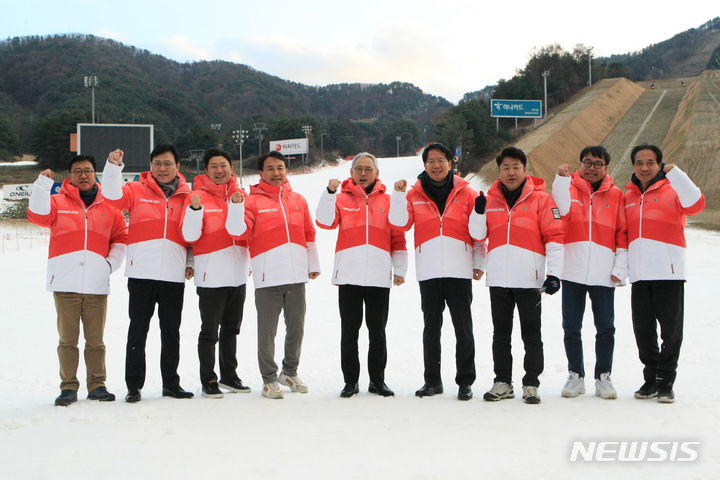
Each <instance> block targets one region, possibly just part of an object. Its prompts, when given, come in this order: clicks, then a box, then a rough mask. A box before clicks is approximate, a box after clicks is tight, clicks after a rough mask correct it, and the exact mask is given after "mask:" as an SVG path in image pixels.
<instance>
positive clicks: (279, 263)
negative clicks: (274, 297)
mask: <svg viewBox="0 0 720 480" xmlns="http://www.w3.org/2000/svg"><path fill="white" fill-rule="evenodd" d="M228 217H231V218H228V222H227V229H228V232H229V233H230V234H231V235H233V236H235V237H241V236H242V235H243V234H245V232H246V231H247V243H248V247H249V249H250V264H251V266H252V276H253V283H254V284H255V288H264V287H274V286H277V285H288V284H292V283H306V282H307V281H308V274H309V273H311V272H318V273H319V272H320V259H319V258H318V252H317V247H316V246H315V227H314V226H313V221H312V218H310V211H309V210H308V205H307V201H306V200H305V197H303V196H302V195H300V194H299V193H296V192H293V191H292V188H291V187H290V183H289V182H287V181H286V182H285V183H284V184H282V185H279V186H274V185H270V184H268V183H266V182H264V181H262V180H260V183H258V184H257V185H252V186H251V187H250V196H249V197H248V199H247V201H246V202H242V203H230V204H229V211H228ZM243 217H244V222H242V221H239V219H242V218H243Z"/></svg>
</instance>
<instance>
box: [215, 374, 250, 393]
mask: <svg viewBox="0 0 720 480" xmlns="http://www.w3.org/2000/svg"><path fill="white" fill-rule="evenodd" d="M218 383H219V385H220V387H222V388H224V389H226V390H230V391H231V392H232V393H250V392H251V390H250V387H248V386H245V385H243V382H242V380H240V379H239V378H237V377H236V378H234V379H232V380H222V379H221V380H220V382H218Z"/></svg>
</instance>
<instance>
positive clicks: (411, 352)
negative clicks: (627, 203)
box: [0, 157, 720, 479]
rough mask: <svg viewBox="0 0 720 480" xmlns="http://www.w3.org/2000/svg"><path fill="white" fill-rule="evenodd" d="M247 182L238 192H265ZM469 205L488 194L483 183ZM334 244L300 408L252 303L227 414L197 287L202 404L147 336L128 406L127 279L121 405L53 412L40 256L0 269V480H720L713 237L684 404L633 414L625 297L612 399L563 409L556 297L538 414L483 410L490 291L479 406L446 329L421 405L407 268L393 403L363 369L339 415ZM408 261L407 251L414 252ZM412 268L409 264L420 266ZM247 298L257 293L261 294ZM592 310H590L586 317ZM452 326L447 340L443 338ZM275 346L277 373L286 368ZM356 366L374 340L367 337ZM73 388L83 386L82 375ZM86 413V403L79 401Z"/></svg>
mask: <svg viewBox="0 0 720 480" xmlns="http://www.w3.org/2000/svg"><path fill="white" fill-rule="evenodd" d="M421 168H422V161H421V160H420V159H419V158H417V157H412V158H401V159H382V160H381V162H380V170H381V172H380V177H381V178H382V179H383V180H384V182H385V184H386V185H387V186H388V188H392V183H393V182H394V181H395V180H397V179H400V178H405V179H407V180H408V181H409V183H412V182H414V177H415V176H416V175H417V173H419V171H420V170H421ZM348 172H349V165H348V164H347V163H343V164H341V165H340V166H339V167H333V168H326V169H322V170H319V171H317V172H315V173H312V174H308V175H293V176H291V178H290V181H291V182H292V185H293V188H294V189H295V190H296V191H299V192H300V193H302V194H304V195H305V196H306V197H307V198H308V202H309V204H310V206H311V210H313V211H314V208H315V205H316V204H317V199H318V198H319V195H320V193H321V192H322V189H323V188H324V187H325V185H326V184H327V180H328V179H329V178H332V177H336V178H339V179H341V180H342V179H345V178H347V176H348ZM255 181H256V179H253V178H248V179H247V180H246V182H245V184H246V185H248V184H249V183H255ZM475 186H476V187H481V188H482V185H480V184H478V183H477V182H476V183H475ZM335 238H336V231H326V230H320V229H318V236H317V239H318V245H319V249H320V252H321V257H322V259H323V270H324V273H323V275H321V276H320V277H319V278H318V279H317V280H315V281H312V282H310V283H309V284H308V289H307V296H308V301H307V305H308V313H307V317H306V333H305V341H304V345H303V346H304V348H303V356H302V360H301V364H300V372H299V373H300V375H301V376H302V378H303V379H304V380H305V381H306V382H307V383H308V385H309V386H310V393H308V394H307V395H301V394H290V393H286V395H285V399H284V400H280V401H274V400H268V399H265V398H262V397H261V396H260V393H259V392H260V387H261V378H260V375H259V372H258V368H257V360H256V343H255V342H256V340H255V338H256V331H257V328H256V324H255V306H254V297H253V293H252V288H249V289H248V298H247V300H246V303H245V320H244V323H243V326H242V329H241V332H240V336H239V341H238V350H239V351H238V357H239V363H240V367H239V369H238V373H239V375H240V376H241V378H242V379H243V380H244V381H245V383H247V384H249V385H250V386H251V387H252V388H253V392H252V393H251V394H248V395H241V394H236V395H226V396H225V398H223V399H220V400H214V399H206V398H202V397H200V396H199V394H200V389H199V387H200V384H199V380H198V361H197V354H196V345H197V334H198V331H199V323H200V319H199V314H198V310H197V296H196V294H195V289H194V286H192V285H191V284H190V283H189V284H188V285H187V288H186V293H185V309H184V312H183V325H182V329H181V342H182V344H181V359H180V369H179V371H180V377H181V383H182V385H183V386H184V387H185V388H186V389H188V390H192V391H194V392H195V393H196V398H194V399H192V400H175V399H168V398H162V397H161V391H160V390H161V380H160V372H159V348H160V341H159V332H158V327H157V321H156V320H154V321H153V323H152V325H151V328H150V335H149V338H148V348H147V358H148V378H147V382H146V385H145V388H144V389H143V401H142V402H140V403H138V404H127V403H125V402H124V401H122V398H123V397H124V394H125V386H124V381H123V378H124V377H123V375H124V357H125V355H124V346H125V338H126V329H127V324H128V319H127V288H126V280H125V278H124V277H123V276H122V272H117V273H116V274H115V275H113V277H112V288H113V293H112V294H111V295H110V298H109V312H108V319H107V328H106V335H105V341H106V345H107V367H108V388H109V389H110V390H111V391H113V392H115V393H116V395H117V396H118V400H119V401H116V402H114V403H96V402H90V401H87V400H80V401H79V402H77V403H75V404H73V405H72V406H70V407H68V408H60V407H54V406H53V399H54V398H55V396H56V395H57V394H58V383H59V378H58V374H57V368H58V367H57V357H56V353H55V347H56V345H57V332H56V328H55V311H54V307H53V302H52V296H51V294H50V293H48V292H45V291H44V288H43V286H44V279H45V261H46V246H44V245H38V244H37V242H36V243H35V245H33V247H32V248H22V249H20V250H19V251H17V252H16V251H8V252H6V253H5V254H3V255H0V305H1V306H0V365H1V366H2V368H1V369H0V381H2V383H3V386H2V388H1V389H0V469H1V472H2V473H1V475H2V477H3V478H8V479H15V478H42V479H45V478H52V479H56V478H78V479H84V478H97V477H102V478H181V479H184V478H202V477H210V478H213V477H217V476H231V477H236V478H249V479H255V478H268V479H269V478H313V479H314V478H328V479H334V478H353V479H354V478H358V479H361V478H370V477H373V478H381V479H385V478H394V479H405V478H413V479H415V478H420V479H436V478H489V479H493V478H509V479H515V478H538V479H549V478H553V479H566V478H568V479H569V478H618V479H622V478H633V479H637V478H645V477H649V476H654V477H655V478H669V477H671V476H673V477H675V478H681V479H686V478H717V467H718V465H720V451H719V449H718V434H717V431H718V429H719V428H720V409H719V408H718V402H717V399H716V398H715V397H714V391H715V390H714V388H715V387H716V384H715V382H716V381H717V373H714V374H713V373H712V372H714V371H715V366H717V365H718V364H720V353H719V352H720V349H718V348H717V338H718V324H719V322H718V321H719V320H720V318H719V317H720V315H719V314H718V310H717V309H716V308H715V307H714V305H717V297H718V291H719V290H718V283H717V274H718V272H719V271H720V236H719V235H718V234H716V233H711V232H706V231H701V230H692V229H691V230H688V244H689V248H688V259H689V270H690V279H691V280H690V281H689V282H688V283H687V287H686V314H685V340H684V345H683V352H682V355H681V359H680V368H679V372H678V379H677V383H676V386H675V392H676V396H677V402H676V403H675V404H673V405H661V404H658V403H657V402H655V401H640V400H636V399H634V398H633V397H632V393H633V391H634V390H635V389H636V388H637V387H639V386H640V384H641V383H642V375H641V365H640V363H639V361H638V360H637V351H636V348H635V343H634V338H633V334H632V326H631V321H630V298H629V297H630V290H629V288H628V287H624V288H620V289H618V291H617V294H616V310H617V311H616V328H617V336H616V346H615V364H614V369H613V381H614V383H615V386H616V388H617V390H618V393H619V398H618V399H617V400H613V401H606V400H601V399H600V398H598V397H595V396H594V395H593V393H594V386H593V385H592V384H591V383H590V382H589V381H588V383H587V387H588V394H587V395H585V396H582V397H579V398H576V399H564V398H561V397H560V389H561V388H562V385H563V383H564V381H565V377H566V369H567V367H566V360H565V354H564V350H563V343H562V328H561V318H560V295H555V296H553V297H548V296H545V297H544V300H543V340H544V343H545V372H544V374H543V375H542V376H541V378H540V380H541V382H542V385H541V388H540V393H541V396H542V404H540V405H538V406H533V405H525V404H524V403H523V402H522V400H521V399H520V398H519V396H518V398H515V399H513V400H505V401H502V402H499V403H488V402H484V401H483V400H482V399H481V397H482V393H483V392H484V391H485V390H487V389H488V388H489V387H490V386H491V383H492V379H493V372H492V355H491V348H490V347H491V335H492V324H491V321H490V307H489V298H488V292H487V288H486V287H485V286H484V282H482V281H481V282H477V283H475V284H474V295H475V300H474V302H473V315H474V321H475V341H476V350H477V354H476V366H477V372H478V378H477V381H476V383H475V385H474V392H475V399H473V400H472V401H470V402H460V401H458V400H456V398H455V394H456V392H457V390H456V386H455V385H454V382H453V378H454V374H455V367H454V335H453V332H452V325H451V323H450V320H449V317H447V321H446V328H445V329H444V332H443V334H444V337H443V378H444V385H445V390H446V393H445V394H444V395H441V396H436V397H433V398H424V399H419V398H416V397H415V396H414V395H413V393H414V391H415V390H416V389H417V388H418V387H420V386H421V385H422V383H423V382H422V347H421V344H422V316H421V311H420V300H419V289H418V286H417V282H416V281H415V279H414V269H413V267H412V264H413V262H412V261H411V262H410V265H411V268H410V272H409V274H408V281H407V283H406V284H405V285H402V286H400V287H394V288H393V290H392V292H391V300H390V303H391V304H390V319H389V322H388V327H387V334H388V366H387V370H386V379H387V383H388V385H389V386H390V387H391V388H393V389H394V390H395V392H396V396H395V397H394V398H380V397H377V396H374V395H369V394H368V393H367V391H366V389H367V372H366V369H365V365H364V364H365V361H364V360H363V361H362V364H363V373H362V375H361V393H360V395H358V396H355V397H353V398H351V399H340V398H339V397H338V394H339V393H340V389H341V388H342V375H341V372H340V355H339V347H340V327H339V318H338V313H337V293H336V288H335V287H333V286H332V285H330V281H329V278H328V276H327V272H328V271H329V270H330V269H331V267H332V257H333V251H334V243H335ZM408 244H409V247H412V235H411V233H410V234H409V235H408ZM411 256H412V255H411ZM251 285H252V284H251ZM588 310H589V306H588ZM448 325H449V326H448ZM282 330H283V329H282V328H280V329H279V333H278V340H277V345H278V358H279V357H280V352H281V351H282V347H281V345H282V338H283V335H282V333H281V332H282ZM515 330H516V331H515V333H514V338H513V354H514V358H515V363H514V372H515V383H516V390H519V389H520V387H519V380H520V378H521V376H522V342H521V340H520V335H519V327H518V326H517V323H516V329H515ZM593 335H594V329H593V327H592V317H591V316H590V315H589V314H587V313H586V328H585V329H584V337H585V340H584V345H585V352H586V359H587V362H586V369H587V370H588V371H592V365H593V361H594V355H593V347H592V345H593V343H592V342H593ZM360 348H361V358H363V357H364V356H365V353H364V352H366V351H367V334H366V332H363V333H362V334H361V347H360ZM82 363H83V362H82V359H81V367H80V371H79V375H78V378H80V380H81V384H82V383H83V378H84V375H85V371H84V366H83V365H82ZM79 394H80V398H81V399H84V397H85V395H86V391H85V389H84V386H83V387H81V390H80V392H79ZM577 440H597V441H635V440H638V441H698V442H700V448H699V458H698V460H697V461H695V462H692V463H679V462H669V461H666V462H659V463H654V462H639V463H618V462H576V463H573V462H570V461H569V457H570V451H571V447H572V443H573V441H577Z"/></svg>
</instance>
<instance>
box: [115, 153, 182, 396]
mask: <svg viewBox="0 0 720 480" xmlns="http://www.w3.org/2000/svg"><path fill="white" fill-rule="evenodd" d="M123 156H124V153H123V151H122V150H119V149H118V150H115V151H113V152H111V153H110V154H109V155H108V159H107V163H106V164H105V168H104V170H103V185H104V187H105V189H104V195H105V198H107V199H108V201H109V202H110V203H111V204H113V205H115V206H116V207H117V208H119V209H121V210H126V211H128V212H129V213H130V226H129V231H128V248H127V258H126V260H125V276H127V277H128V292H129V304H130V305H129V309H128V310H129V316H130V326H129V327H128V340H127V347H126V353H125V355H126V356H125V383H126V384H127V389H128V393H127V395H126V396H125V401H126V402H129V403H134V402H139V401H140V400H141V398H142V397H141V393H140V391H141V390H142V388H143V386H144V385H145V342H146V340H147V333H148V329H149V328H150V319H151V318H152V316H153V314H154V313H155V305H156V304H157V306H158V318H159V320H160V341H161V343H162V348H161V351H160V371H161V375H162V382H163V389H162V394H163V396H167V397H173V398H192V396H193V394H192V393H191V392H186V391H185V390H183V389H182V387H181V386H180V377H179V376H178V373H177V368H178V364H179V362H180V319H181V314H182V306H183V293H184V290H185V279H186V278H187V279H189V278H191V277H192V274H193V269H192V267H191V266H190V265H191V259H190V258H188V245H187V243H186V242H185V239H184V238H183V237H182V234H181V232H180V220H181V217H182V213H183V208H182V207H183V203H184V201H185V199H186V197H187V195H188V194H189V193H190V189H189V188H188V186H187V183H186V182H185V177H183V175H182V174H181V173H180V172H179V167H180V156H179V155H178V153H177V151H176V150H175V147H173V146H172V145H159V146H157V147H155V149H153V151H152V152H151V153H150V171H149V172H143V173H141V174H140V180H138V181H136V182H128V183H126V184H125V185H123V184H122V176H121V172H122V169H123V167H124V165H123V162H122V160H123Z"/></svg>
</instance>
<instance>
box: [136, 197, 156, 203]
mask: <svg viewBox="0 0 720 480" xmlns="http://www.w3.org/2000/svg"><path fill="white" fill-rule="evenodd" d="M139 201H140V202H143V203H160V200H155V199H152V198H141V199H140V200H139Z"/></svg>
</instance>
